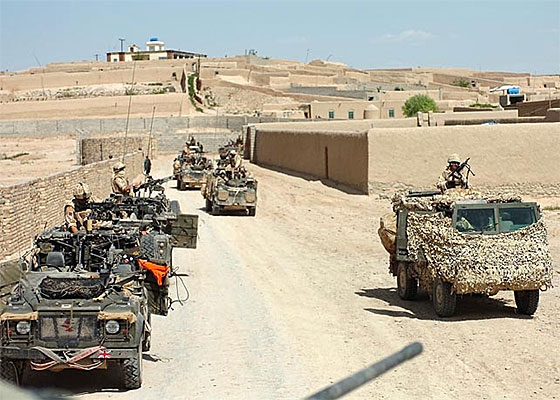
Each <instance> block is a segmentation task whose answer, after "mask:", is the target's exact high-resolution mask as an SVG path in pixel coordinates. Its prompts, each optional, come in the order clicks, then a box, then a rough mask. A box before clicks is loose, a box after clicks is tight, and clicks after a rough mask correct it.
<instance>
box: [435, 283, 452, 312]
mask: <svg viewBox="0 0 560 400" xmlns="http://www.w3.org/2000/svg"><path fill="white" fill-rule="evenodd" d="M432 301H433V303H434V310H435V311H436V314H437V315H439V316H440V317H451V316H452V315H453V314H455V306H456V305H457V295H456V294H455V293H453V285H452V284H451V283H449V282H444V281H442V280H441V279H436V280H435V281H434V284H433V286H432Z"/></svg>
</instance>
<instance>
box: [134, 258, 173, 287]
mask: <svg viewBox="0 0 560 400" xmlns="http://www.w3.org/2000/svg"><path fill="white" fill-rule="evenodd" d="M138 264H140V266H141V267H142V268H144V269H147V270H148V271H150V272H151V273H152V274H153V275H154V277H155V278H156V280H157V284H158V285H159V286H161V285H163V278H165V276H166V275H167V274H168V273H169V267H166V266H165V265H159V264H156V263H153V262H150V261H148V260H142V259H140V258H139V259H138Z"/></svg>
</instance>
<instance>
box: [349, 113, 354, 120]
mask: <svg viewBox="0 0 560 400" xmlns="http://www.w3.org/2000/svg"><path fill="white" fill-rule="evenodd" d="M348 119H354V111H348Z"/></svg>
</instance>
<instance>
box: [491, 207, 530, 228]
mask: <svg viewBox="0 0 560 400" xmlns="http://www.w3.org/2000/svg"><path fill="white" fill-rule="evenodd" d="M499 215H500V229H501V231H502V232H513V231H516V230H518V229H521V228H525V227H526V226H529V225H531V224H534V223H535V222H536V218H535V212H534V210H533V209H532V208H527V207H523V208H522V207H519V208H502V209H499Z"/></svg>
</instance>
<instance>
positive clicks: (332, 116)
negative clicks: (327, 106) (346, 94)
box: [329, 110, 334, 119]
mask: <svg viewBox="0 0 560 400" xmlns="http://www.w3.org/2000/svg"><path fill="white" fill-rule="evenodd" d="M329 119H334V110H329Z"/></svg>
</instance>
